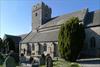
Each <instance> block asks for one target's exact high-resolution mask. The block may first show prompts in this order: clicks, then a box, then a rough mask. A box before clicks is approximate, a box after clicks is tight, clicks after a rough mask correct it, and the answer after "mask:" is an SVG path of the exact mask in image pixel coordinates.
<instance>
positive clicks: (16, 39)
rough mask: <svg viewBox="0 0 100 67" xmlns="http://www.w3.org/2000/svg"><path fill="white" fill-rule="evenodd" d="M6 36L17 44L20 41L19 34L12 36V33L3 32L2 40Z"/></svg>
mask: <svg viewBox="0 0 100 67" xmlns="http://www.w3.org/2000/svg"><path fill="white" fill-rule="evenodd" d="M6 38H11V39H12V40H13V41H14V42H15V43H16V44H19V42H20V41H21V37H20V36H14V35H8V34H5V36H4V38H3V40H5V39H6Z"/></svg>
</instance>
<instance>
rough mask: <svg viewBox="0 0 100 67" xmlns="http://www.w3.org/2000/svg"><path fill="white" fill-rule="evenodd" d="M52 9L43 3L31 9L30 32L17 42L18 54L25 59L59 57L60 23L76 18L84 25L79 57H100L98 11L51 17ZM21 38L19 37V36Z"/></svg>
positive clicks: (99, 15) (99, 21)
mask: <svg viewBox="0 0 100 67" xmlns="http://www.w3.org/2000/svg"><path fill="white" fill-rule="evenodd" d="M51 14H52V9H51V8H50V7H49V6H48V5H46V4H45V3H43V2H41V3H37V4H36V5H33V7H32V30H31V32H29V33H28V34H25V36H24V38H22V39H21V41H20V42H19V54H21V53H24V55H25V56H26V57H29V56H31V55H32V56H36V57H40V56H41V54H44V55H47V54H50V56H51V57H52V58H54V57H58V56H59V50H58V34H59V29H60V26H61V24H62V23H64V22H65V21H67V20H68V19H69V18H71V17H78V18H79V20H80V21H81V22H82V23H83V24H84V25H85V32H86V38H85V42H84V43H85V45H84V48H83V49H82V51H81V55H83V56H88V57H100V10H96V11H91V12H90V11H89V9H82V10H78V11H75V12H72V13H69V14H64V15H61V16H57V17H53V18H52V17H51ZM19 37H21V36H19Z"/></svg>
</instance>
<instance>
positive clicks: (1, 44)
mask: <svg viewBox="0 0 100 67" xmlns="http://www.w3.org/2000/svg"><path fill="white" fill-rule="evenodd" d="M2 46H3V42H2V39H1V38H0V52H1V49H2Z"/></svg>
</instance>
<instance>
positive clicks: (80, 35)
mask: <svg viewBox="0 0 100 67" xmlns="http://www.w3.org/2000/svg"><path fill="white" fill-rule="evenodd" d="M79 22H80V21H79V19H78V18H77V17H73V18H71V19H69V20H68V21H66V22H65V23H64V24H62V25H61V28H60V31H59V36H58V45H59V51H60V55H61V57H62V58H64V59H65V60H67V61H75V60H76V59H77V57H78V55H79V52H80V50H81V49H82V46H83V44H84V39H85V30H84V26H83V25H82V24H79Z"/></svg>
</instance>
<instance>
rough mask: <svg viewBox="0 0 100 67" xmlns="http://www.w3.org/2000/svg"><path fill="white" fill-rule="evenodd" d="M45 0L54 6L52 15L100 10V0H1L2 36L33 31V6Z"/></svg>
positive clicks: (0, 23) (0, 28)
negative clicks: (86, 9) (84, 10)
mask: <svg viewBox="0 0 100 67" xmlns="http://www.w3.org/2000/svg"><path fill="white" fill-rule="evenodd" d="M41 1H43V2H44V3H45V4H47V5H48V6H49V7H51V8H52V17H55V16H59V15H63V14H67V13H71V12H74V11H78V10H82V9H85V8H89V11H95V10H100V0H0V37H1V38H3V36H4V34H10V35H21V34H26V33H29V32H30V31H31V28H32V27H31V24H32V6H33V5H35V4H37V3H39V2H41Z"/></svg>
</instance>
